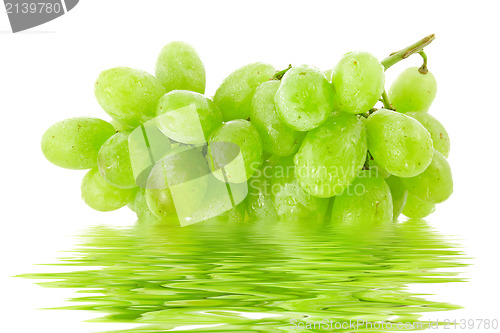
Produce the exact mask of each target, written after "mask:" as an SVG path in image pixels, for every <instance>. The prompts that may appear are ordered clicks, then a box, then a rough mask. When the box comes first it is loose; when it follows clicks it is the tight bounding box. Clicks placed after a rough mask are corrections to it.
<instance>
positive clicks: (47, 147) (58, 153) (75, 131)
mask: <svg viewBox="0 0 500 333" xmlns="http://www.w3.org/2000/svg"><path fill="white" fill-rule="evenodd" d="M113 134H115V129H114V128H113V125H111V124H110V123H108V122H106V121H104V120H101V119H96V118H88V117H80V118H72V119H66V120H63V121H60V122H58V123H56V124H54V125H52V126H51V127H50V128H49V129H48V130H47V131H46V132H45V134H44V135H43V137H42V152H43V154H44V155H45V157H46V158H47V160H49V161H50V162H51V163H53V164H55V165H57V166H60V167H62V168H66V169H76V170H84V169H90V168H93V167H95V166H96V165H97V154H98V152H99V149H100V148H101V146H102V144H103V143H104V142H105V141H106V140H107V139H108V138H109V137H110V136H112V135H113Z"/></svg>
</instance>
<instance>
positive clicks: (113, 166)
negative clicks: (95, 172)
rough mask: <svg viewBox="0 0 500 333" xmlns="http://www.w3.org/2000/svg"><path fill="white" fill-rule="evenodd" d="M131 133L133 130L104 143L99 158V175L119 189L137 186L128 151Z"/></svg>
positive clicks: (117, 134)
mask: <svg viewBox="0 0 500 333" xmlns="http://www.w3.org/2000/svg"><path fill="white" fill-rule="evenodd" d="M130 133H131V130H127V131H123V132H118V133H116V134H115V135H113V136H112V137H110V138H109V139H108V140H106V142H104V144H103V145H102V147H101V149H100V150H99V155H98V156H97V166H98V168H99V173H100V174H101V175H102V176H103V177H104V179H106V180H107V181H108V182H109V183H110V184H111V185H113V186H116V187H119V188H132V187H136V186H137V184H136V182H135V178H134V173H133V171H132V165H131V163H130V154H129V151H128V137H129V135H130Z"/></svg>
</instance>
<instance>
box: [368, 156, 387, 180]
mask: <svg viewBox="0 0 500 333" xmlns="http://www.w3.org/2000/svg"><path fill="white" fill-rule="evenodd" d="M367 161H368V168H369V169H370V170H372V171H373V172H374V173H375V174H376V175H377V176H380V177H382V178H384V179H385V178H387V177H390V176H391V174H390V173H389V171H387V170H386V169H384V168H382V167H381V166H380V165H378V164H377V162H375V160H374V159H373V156H371V155H370V154H368V159H367Z"/></svg>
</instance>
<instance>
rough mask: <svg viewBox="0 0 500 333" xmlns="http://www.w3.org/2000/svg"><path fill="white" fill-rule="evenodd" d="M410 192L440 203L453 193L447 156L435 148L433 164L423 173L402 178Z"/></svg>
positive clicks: (423, 198)
mask: <svg viewBox="0 0 500 333" xmlns="http://www.w3.org/2000/svg"><path fill="white" fill-rule="evenodd" d="M401 181H402V182H403V184H404V185H405V187H406V188H407V189H408V192H409V193H411V194H413V195H415V196H416V197H418V198H419V199H421V200H424V201H430V202H433V203H440V202H443V201H446V199H448V198H449V197H450V195H451V194H452V193H453V179H452V176H451V169H450V165H449V164H448V161H447V160H446V157H444V156H443V154H441V153H440V152H438V151H437V150H434V157H433V158H432V162H431V164H430V165H429V166H428V167H427V169H425V171H424V172H422V173H421V174H419V175H417V176H415V177H411V178H402V179H401Z"/></svg>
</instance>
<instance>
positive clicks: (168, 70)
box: [155, 41, 206, 94]
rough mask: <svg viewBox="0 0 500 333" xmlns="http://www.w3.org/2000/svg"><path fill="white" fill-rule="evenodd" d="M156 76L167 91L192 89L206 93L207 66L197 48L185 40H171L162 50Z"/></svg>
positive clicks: (157, 62) (157, 63)
mask: <svg viewBox="0 0 500 333" xmlns="http://www.w3.org/2000/svg"><path fill="white" fill-rule="evenodd" d="M155 76H156V77H157V78H158V79H159V80H160V82H161V83H162V84H163V86H164V87H165V89H166V91H167V92H168V91H172V90H190V91H195V92H197V93H200V94H204V93H205V82H206V78H205V66H204V65H203V62H202V61H201V60H200V57H199V56H198V53H197V52H196V50H195V49H194V48H193V47H192V46H191V45H189V44H187V43H184V42H179V41H176V42H171V43H168V44H167V45H165V47H164V48H163V49H162V50H161V52H160V55H159V56H158V60H157V61H156V68H155Z"/></svg>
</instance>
